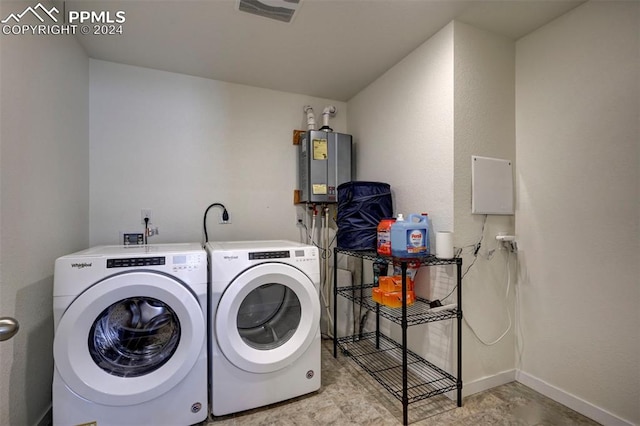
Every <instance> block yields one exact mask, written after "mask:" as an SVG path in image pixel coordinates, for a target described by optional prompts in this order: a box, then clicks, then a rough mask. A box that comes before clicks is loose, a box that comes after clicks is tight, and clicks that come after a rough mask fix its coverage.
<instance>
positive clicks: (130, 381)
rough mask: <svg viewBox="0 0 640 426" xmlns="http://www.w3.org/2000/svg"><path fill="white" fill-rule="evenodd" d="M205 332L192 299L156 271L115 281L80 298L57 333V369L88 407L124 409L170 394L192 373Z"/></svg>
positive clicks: (116, 277)
mask: <svg viewBox="0 0 640 426" xmlns="http://www.w3.org/2000/svg"><path fill="white" fill-rule="evenodd" d="M205 333H206V325H205V319H204V316H203V311H202V308H201V307H200V304H199V303H198V300H197V298H196V297H195V296H194V294H193V293H191V291H189V290H188V289H187V287H186V286H185V285H184V284H183V283H182V282H180V281H178V280H176V279H174V278H172V277H170V276H167V275H164V274H160V273H156V272H150V271H136V272H124V273H121V274H117V275H112V276H110V277H108V278H106V279H104V280H102V281H99V282H98V283H96V284H94V285H93V286H91V287H89V288H88V289H87V290H85V291H84V292H83V293H82V294H80V295H79V296H78V297H77V298H76V299H75V300H74V301H73V302H72V303H71V304H70V305H69V307H68V308H67V310H66V311H65V312H64V314H63V315H62V318H61V319H60V322H59V324H58V328H57V329H56V333H55V340H54V344H53V354H54V359H55V365H56V368H57V369H58V372H59V373H60V376H61V377H62V379H63V380H64V382H65V383H66V384H67V386H68V387H69V388H70V389H71V390H72V391H73V392H75V393H76V394H78V395H79V396H81V397H82V398H85V399H87V400H89V401H92V402H96V403H99V404H105V405H113V406H128V405H135V404H139V403H142V402H146V401H149V400H151V399H154V398H156V397H158V396H160V395H162V394H163V393H165V392H167V391H168V390H170V389H172V388H173V387H174V386H175V385H176V384H178V383H179V382H180V381H181V380H182V379H184V377H185V376H186V375H187V374H188V373H189V372H190V371H191V369H192V368H193V366H194V365H195V363H196V360H197V359H198V357H199V356H200V352H201V350H202V345H203V344H204V339H205Z"/></svg>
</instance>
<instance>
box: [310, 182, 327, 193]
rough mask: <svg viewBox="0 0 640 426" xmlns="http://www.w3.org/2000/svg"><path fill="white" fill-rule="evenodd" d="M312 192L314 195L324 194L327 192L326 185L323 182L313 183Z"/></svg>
mask: <svg viewBox="0 0 640 426" xmlns="http://www.w3.org/2000/svg"><path fill="white" fill-rule="evenodd" d="M313 194H314V195H326V194H327V185H326V184H323V183H314V184H313Z"/></svg>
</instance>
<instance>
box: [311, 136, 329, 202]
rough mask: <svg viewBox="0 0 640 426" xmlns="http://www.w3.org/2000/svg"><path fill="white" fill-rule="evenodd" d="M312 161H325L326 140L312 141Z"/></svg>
mask: <svg viewBox="0 0 640 426" xmlns="http://www.w3.org/2000/svg"><path fill="white" fill-rule="evenodd" d="M313 159H314V160H326V159H327V140H326V139H314V140H313ZM325 194H326V192H325Z"/></svg>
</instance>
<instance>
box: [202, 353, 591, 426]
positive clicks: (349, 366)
mask: <svg viewBox="0 0 640 426" xmlns="http://www.w3.org/2000/svg"><path fill="white" fill-rule="evenodd" d="M332 350H333V344H332V342H331V341H323V345H322V387H321V388H320V390H319V391H317V392H314V393H312V394H309V395H306V396H302V397H299V398H295V399H292V400H289V401H285V402H281V403H278V404H273V405H270V406H267V407H262V408H257V409H254V410H249V411H245V412H242V413H237V414H234V415H229V416H223V417H215V418H213V419H211V420H210V421H209V422H208V423H204V424H203V426H204V425H206V426H236V425H242V426H245V425H246V426H251V425H300V426H307V425H309V426H311V425H318V426H319V425H338V426H342V425H383V426H392V425H393V426H396V425H401V424H402V405H401V403H400V402H399V401H397V400H396V399H395V398H393V397H392V396H391V395H390V394H389V393H387V391H385V390H384V389H383V388H382V387H381V386H380V385H379V384H377V383H376V382H375V381H373V379H371V378H370V377H369V376H368V375H367V374H366V373H364V372H363V371H362V370H361V369H360V368H359V367H358V366H356V365H355V364H354V363H353V362H351V361H350V360H349V359H348V358H346V357H344V356H342V355H341V354H339V355H338V358H337V359H334V358H333V356H332ZM409 423H410V424H412V425H417V426H434V425H455V426H467V425H469V426H471V425H474V426H475V425H518V426H519V425H522V426H534V425H535V426H551V425H580V426H582V425H597V424H598V423H596V422H594V421H592V420H590V419H588V418H586V417H584V416H582V415H581V414H578V413H576V412H575V411H573V410H570V409H569V408H567V407H565V406H563V405H561V404H558V403H557V402H555V401H552V400H551V399H549V398H546V397H545V396H543V395H541V394H539V393H537V392H535V391H533V390H531V389H529V388H527V387H526V386H524V385H522V384H520V383H517V382H512V383H508V384H506V385H503V386H499V387H496V388H493V389H490V390H487V391H484V392H481V393H477V394H474V395H471V396H468V397H466V398H464V400H463V404H462V407H460V408H458V407H456V404H455V401H451V400H450V399H448V398H447V397H446V396H443V395H440V396H437V397H434V398H429V399H427V400H424V401H421V402H418V403H415V404H411V405H409Z"/></svg>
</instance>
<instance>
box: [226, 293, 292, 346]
mask: <svg viewBox="0 0 640 426" xmlns="http://www.w3.org/2000/svg"><path fill="white" fill-rule="evenodd" d="M300 316H301V308H300V300H299V299H298V296H296V294H295V293H294V292H293V291H292V290H291V289H290V288H289V287H287V286H285V285H282V284H275V283H271V284H264V285H261V286H260V287H258V288H256V289H254V290H253V291H251V292H250V293H249V294H248V295H247V296H246V297H245V298H244V300H243V301H242V304H241V305H240V309H239V310H238V317H237V326H238V332H239V333H240V336H241V337H242V339H243V340H244V342H245V343H246V344H247V345H249V346H251V347H252V348H254V349H258V350H270V349H274V348H277V347H279V346H281V345H283V344H285V343H286V342H287V341H288V340H289V339H290V338H291V336H293V334H294V333H295V331H296V329H297V328H298V325H299V324H300Z"/></svg>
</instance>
